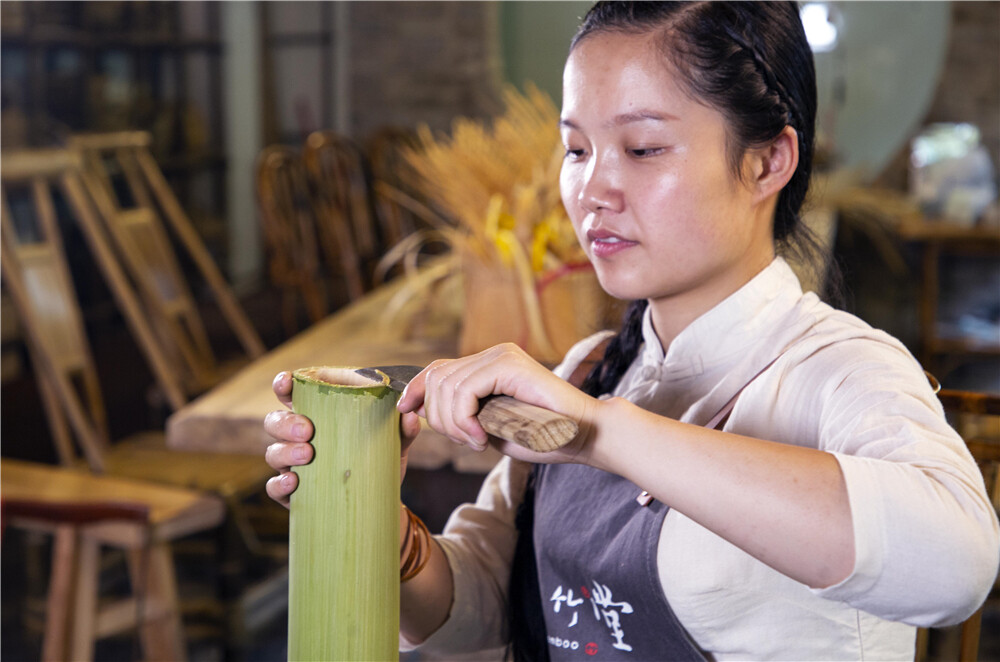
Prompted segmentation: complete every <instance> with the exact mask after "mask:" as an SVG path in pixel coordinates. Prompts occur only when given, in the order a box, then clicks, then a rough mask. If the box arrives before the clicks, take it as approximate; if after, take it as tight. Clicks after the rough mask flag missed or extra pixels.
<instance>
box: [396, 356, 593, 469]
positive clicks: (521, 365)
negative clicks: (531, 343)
mask: <svg viewBox="0 0 1000 662" xmlns="http://www.w3.org/2000/svg"><path fill="white" fill-rule="evenodd" d="M489 395H509V396H511V397H513V398H515V399H517V400H520V401H521V402H525V403H527V404H532V405H536V406H538V407H543V408H545V409H549V410H551V411H554V412H556V413H559V414H562V415H564V416H566V417H567V418H569V419H571V420H573V421H575V422H576V423H577V424H578V425H579V428H580V432H579V434H578V435H577V437H576V439H574V440H573V441H571V442H570V443H569V444H568V445H566V446H564V447H563V448H560V449H558V450H554V451H551V452H548V453H539V452H535V451H531V450H528V449H527V448H524V447H523V446H520V445H518V444H515V443H512V442H507V441H503V440H500V439H496V438H495V437H490V436H489V435H488V434H487V433H486V431H485V430H483V428H482V426H481V425H480V424H479V421H477V420H476V413H477V412H478V411H479V400H480V398H484V397H486V396H489ZM600 405H601V401H599V400H597V399H596V398H592V397H591V396H589V395H587V394H585V393H584V392H583V391H580V390H579V389H577V388H576V387H574V386H572V385H570V384H569V383H567V382H566V381H564V380H562V379H560V378H559V377H557V376H555V375H554V374H552V372H551V371H550V370H548V369H547V368H546V367H545V366H543V365H541V364H540V363H538V362H537V361H535V360H534V359H533V358H531V357H530V356H528V354H527V353H525V352H524V350H522V349H521V348H520V347H518V346H517V345H514V344H509V343H508V344H503V345H497V346H496V347H491V348H490V349H487V350H485V351H482V352H480V353H478V354H474V355H472V356H467V357H465V358H461V359H452V360H439V361H434V362H433V363H431V364H430V365H429V366H427V367H426V368H425V369H424V370H423V371H421V372H420V374H418V375H417V376H416V377H414V378H413V379H412V380H410V383H409V385H408V386H407V387H406V390H405V391H404V392H403V396H402V397H401V398H400V400H399V404H398V405H397V406H398V408H399V411H401V412H403V413H407V412H411V411H415V412H417V413H418V414H420V415H421V416H423V417H424V418H425V419H427V423H428V425H430V426H431V428H433V429H434V430H436V431H438V432H440V433H441V434H444V435H445V436H447V437H449V438H450V439H452V440H453V441H455V442H456V443H460V444H465V445H467V446H469V447H470V448H473V449H475V450H480V451H481V450H484V449H485V448H486V445H487V443H493V444H494V445H495V446H496V448H497V449H498V450H499V451H500V452H501V453H503V454H505V455H509V456H511V457H513V458H515V459H518V460H525V461H528V462H540V463H560V462H579V463H586V462H587V457H588V455H589V453H588V450H589V442H590V440H591V438H592V437H593V436H594V432H595V428H596V418H597V415H598V412H599V410H600Z"/></svg>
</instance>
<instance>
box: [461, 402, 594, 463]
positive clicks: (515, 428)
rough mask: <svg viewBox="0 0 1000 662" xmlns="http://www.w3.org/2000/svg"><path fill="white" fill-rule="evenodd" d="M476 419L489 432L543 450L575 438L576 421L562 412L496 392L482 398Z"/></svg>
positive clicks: (562, 444) (545, 450)
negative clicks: (558, 412)
mask: <svg viewBox="0 0 1000 662" xmlns="http://www.w3.org/2000/svg"><path fill="white" fill-rule="evenodd" d="M476 419H477V420H478V421H479V424H480V425H482V426H483V429H484V430H486V432H488V433H489V434H491V435H493V436H494V437H500V438H501V439H504V440H506V441H512V442H514V443H515V444H519V445H521V446H524V447H525V448H527V449H529V450H533V451H539V452H542V453H545V452H548V451H554V450H555V449H557V448H562V447H563V446H565V445H566V444H568V443H569V442H571V441H573V439H575V438H576V435H577V432H578V431H579V428H578V427H577V424H576V423H574V422H573V421H571V420H570V419H568V418H566V417H565V416H563V415H562V414H557V413H555V412H553V411H549V410H548V409H542V408H541V407H536V406H534V405H529V404H525V403H523V402H521V401H520V400H515V399H514V398H512V397H510V396H509V395H497V396H492V397H490V398H487V399H485V400H484V401H483V403H482V405H481V406H480V408H479V413H478V414H476Z"/></svg>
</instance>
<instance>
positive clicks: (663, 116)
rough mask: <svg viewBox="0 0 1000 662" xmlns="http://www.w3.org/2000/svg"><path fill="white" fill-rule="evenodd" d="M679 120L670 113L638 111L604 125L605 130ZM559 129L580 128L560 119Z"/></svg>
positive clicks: (615, 117) (571, 121)
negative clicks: (642, 123) (626, 125)
mask: <svg viewBox="0 0 1000 662" xmlns="http://www.w3.org/2000/svg"><path fill="white" fill-rule="evenodd" d="M679 119H680V118H679V117H677V116H676V115H671V114H670V113H663V112H658V111H654V110H638V111H635V112H631V113H622V114H620V115H615V116H614V117H613V118H611V119H610V120H609V121H607V122H605V123H604V126H605V127H606V128H613V127H618V126H624V125H625V124H634V123H636V122H669V121H671V120H679ZM559 127H560V128H567V129H579V128H580V127H579V126H578V125H577V124H576V123H575V122H573V120H570V119H566V118H560V119H559Z"/></svg>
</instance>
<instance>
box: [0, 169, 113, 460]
mask: <svg viewBox="0 0 1000 662" xmlns="http://www.w3.org/2000/svg"><path fill="white" fill-rule="evenodd" d="M77 171H78V161H77V160H76V157H75V155H74V154H72V153H71V152H68V151H65V150H37V151H31V152H12V153H5V154H4V155H3V157H2V166H0V176H2V182H3V191H2V194H3V207H2V213H0V223H2V232H0V250H2V255H0V268H2V272H3V279H4V285H5V287H6V288H7V290H8V292H9V293H10V296H11V299H12V300H13V302H14V306H15V309H16V311H17V315H18V317H19V319H20V322H21V324H22V326H23V327H24V330H25V334H26V340H27V344H28V347H29V351H30V352H31V357H32V364H33V365H34V368H35V373H36V377H37V380H38V384H39V389H40V391H41V394H42V400H43V403H44V406H45V410H46V414H47V416H48V420H49V425H50V427H51V429H52V434H53V438H54V441H55V444H56V450H57V453H58V455H59V461H60V462H61V463H62V464H64V465H71V464H74V463H75V462H76V460H77V452H76V447H75V444H74V437H75V440H76V442H77V443H79V446H80V448H81V450H82V452H83V455H85V456H86V458H87V461H88V463H89V464H90V466H91V468H92V469H93V470H94V471H96V472H100V471H102V470H103V468H104V462H103V454H104V452H105V451H106V449H107V447H108V443H109V442H108V428H107V419H106V412H105V408H104V402H103V399H102V397H101V390H100V384H99V381H98V378H97V370H96V367H95V364H94V360H93V356H92V354H91V351H90V347H89V345H88V343H87V340H86V331H85V327H84V323H83V315H82V314H81V311H80V307H79V304H78V302H77V298H76V292H75V290H74V288H73V282H72V279H71V277H70V272H69V266H68V264H67V262H66V258H65V253H64V250H63V244H62V238H61V234H60V231H59V224H58V221H57V214H56V205H55V200H54V196H53V191H54V190H55V189H59V188H60V187H61V185H62V184H63V181H64V179H66V178H72V177H73V176H74V173H75V172H77ZM12 201H13V202H14V203H15V204H13V205H12ZM69 202H70V205H71V206H73V205H75V202H76V201H74V200H72V199H71V200H69ZM13 209H17V210H18V211H19V212H22V213H19V214H17V216H15V214H14V213H13V211H12V210H13Z"/></svg>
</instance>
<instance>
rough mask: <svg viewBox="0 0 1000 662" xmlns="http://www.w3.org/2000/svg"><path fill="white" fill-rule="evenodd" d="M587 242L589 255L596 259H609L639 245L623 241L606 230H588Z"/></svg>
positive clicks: (634, 242)
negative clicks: (588, 243)
mask: <svg viewBox="0 0 1000 662" xmlns="http://www.w3.org/2000/svg"><path fill="white" fill-rule="evenodd" d="M587 241H589V242H590V252H591V255H593V256H594V257H597V258H607V257H611V256H612V255H615V254H616V253H620V252H621V251H624V250H627V249H629V248H632V247H633V246H636V245H638V243H639V242H637V241H630V240H628V239H624V238H622V237H619V236H618V235H616V234H614V233H611V232H607V231H606V230H589V231H588V232H587Z"/></svg>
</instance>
